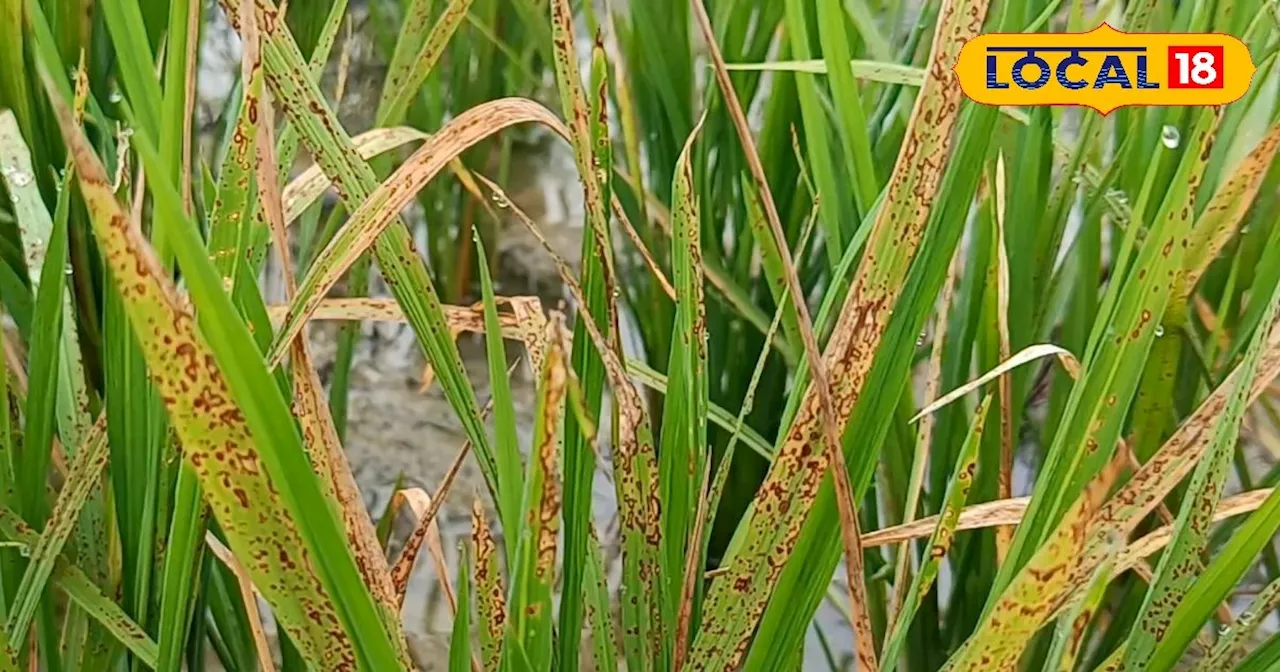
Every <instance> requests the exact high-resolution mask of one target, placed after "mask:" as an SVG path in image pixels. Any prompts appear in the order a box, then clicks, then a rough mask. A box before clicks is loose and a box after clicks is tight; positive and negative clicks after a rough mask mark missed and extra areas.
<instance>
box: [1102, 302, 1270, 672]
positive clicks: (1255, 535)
mask: <svg viewBox="0 0 1280 672" xmlns="http://www.w3.org/2000/svg"><path fill="white" fill-rule="evenodd" d="M1277 314H1280V287H1278V288H1276V289H1275V290H1273V291H1272V294H1271V298H1270V301H1269V303H1268V308H1267V313H1266V318H1265V319H1264V321H1263V324H1264V325H1269V326H1267V327H1264V328H1262V329H1259V330H1258V331H1257V332H1256V333H1255V334H1254V337H1253V342H1252V343H1251V345H1250V346H1249V350H1248V352H1247V354H1246V355H1245V360H1244V362H1242V363H1241V364H1240V367H1239V369H1238V370H1237V373H1238V380H1236V381H1234V382H1233V383H1232V385H1233V387H1232V388H1231V391H1230V392H1229V395H1230V396H1229V398H1228V399H1227V400H1226V402H1225V406H1224V407H1223V408H1222V410H1221V411H1220V414H1219V415H1218V417H1217V418H1216V422H1215V424H1214V430H1213V438H1212V441H1211V444H1210V448H1209V451H1210V454H1211V455H1213V454H1221V453H1222V452H1228V453H1229V452H1230V451H1231V450H1232V449H1233V448H1234V445H1235V441H1236V437H1237V435H1238V433H1239V431H1240V420H1241V418H1242V416H1243V413H1244V408H1245V405H1246V404H1247V402H1248V400H1249V399H1250V397H1251V396H1252V387H1253V386H1252V385H1251V384H1250V382H1249V381H1251V380H1252V379H1253V373H1254V372H1255V371H1256V370H1258V369H1259V368H1260V367H1261V366H1263V365H1264V364H1265V361H1264V360H1265V359H1266V358H1267V355H1270V354H1271V352H1270V351H1272V350H1274V349H1275V346H1274V342H1275V340H1276V339H1275V338H1274V336H1275V333H1276V331H1277V330H1276V329H1275V326H1274V325H1275V321H1276V316H1277ZM1267 373H1268V374H1270V373H1271V371H1269V370H1268V372H1267ZM1225 385H1226V383H1224V386H1225ZM1203 464H1209V465H1211V466H1204V467H1203V468H1198V469H1197V475H1199V474H1200V473H1201V472H1207V471H1209V470H1211V469H1213V468H1214V467H1213V466H1212V463H1211V462H1210V461H1209V460H1205V461H1204V463H1203ZM1208 478H1210V476H1209V474H1207V473H1206V474H1205V475H1204V476H1202V477H1201V478H1196V479H1193V483H1195V484H1196V485H1201V483H1204V482H1205V481H1206V480H1207V479H1208ZM1197 481H1198V482H1197ZM1201 489H1202V490H1205V489H1207V488H1204V487H1203V486H1201ZM1214 495H1216V493H1214ZM1200 497H1202V498H1204V499H1206V500H1207V501H1208V504H1207V507H1208V509H1209V511H1210V513H1211V512H1212V510H1213V507H1214V506H1215V503H1216V501H1217V497H1216V496H1213V497H1212V498H1209V497H1206V496H1205V495H1204V493H1203V492H1201V493H1200ZM1195 499H1196V497H1194V496H1188V497H1187V499H1186V500H1185V501H1184V503H1183V507H1184V508H1183V511H1180V512H1179V516H1178V528H1177V532H1176V534H1175V543H1177V540H1178V537H1182V538H1183V539H1188V538H1189V539H1190V540H1191V541H1192V542H1194V540H1195V539H1196V538H1197V536H1198V534H1197V531H1196V527H1195V526H1196V525H1199V524H1200V523H1198V522H1197V523H1192V522H1188V521H1189V520H1191V516H1192V512H1191V511H1188V510H1187V508H1188V507H1190V506H1191V505H1192V503H1193V500H1195ZM1202 505H1203V503H1202ZM1277 510H1280V495H1277V494H1276V492H1274V491H1273V492H1272V493H1271V495H1270V496H1268V497H1267V500H1266V501H1265V502H1263V504H1262V506H1261V507H1259V508H1258V510H1257V511H1254V512H1253V514H1251V515H1250V516H1249V518H1248V519H1246V520H1245V521H1244V523H1243V524H1241V525H1240V527H1239V528H1237V530H1236V532H1235V533H1234V534H1233V535H1232V537H1231V539H1230V540H1229V541H1228V542H1227V544H1226V545H1225V546H1224V547H1222V548H1220V549H1219V550H1218V552H1217V553H1216V554H1215V555H1214V556H1213V559H1212V560H1211V561H1210V563H1209V565H1208V566H1207V567H1206V568H1205V569H1204V571H1203V572H1201V573H1200V574H1198V575H1197V576H1195V577H1189V578H1190V580H1189V581H1186V580H1180V581H1179V582H1178V583H1176V584H1174V585H1173V588H1174V589H1175V591H1176V592H1175V593H1174V595H1177V596H1179V597H1180V599H1178V598H1177V597H1175V598H1174V599H1175V600H1176V604H1175V605H1174V608H1173V609H1172V610H1167V611H1165V610H1162V611H1161V612H1159V613H1158V614H1156V615H1155V617H1154V618H1155V622H1154V624H1153V625H1154V627H1152V625H1147V624H1145V623H1144V626H1143V631H1142V632H1135V637H1131V638H1130V646H1129V647H1128V649H1127V651H1129V652H1132V651H1133V650H1134V649H1135V648H1138V647H1143V646H1144V644H1146V645H1147V646H1146V647H1145V648H1146V650H1149V651H1151V653H1150V656H1149V657H1148V659H1147V661H1146V664H1147V665H1148V666H1149V667H1148V668H1147V669H1150V670H1153V671H1155V672H1163V671H1164V670H1167V669H1170V668H1171V667H1173V665H1174V663H1176V662H1177V660H1178V658H1179V657H1180V656H1181V654H1182V651H1183V649H1184V648H1185V647H1186V646H1187V644H1188V643H1190V641H1191V639H1192V638H1193V637H1194V636H1195V634H1196V633H1197V632H1199V630H1200V626H1201V624H1202V623H1204V621H1205V619H1206V618H1208V616H1209V614H1210V613H1212V611H1213V610H1214V609H1215V608H1217V605H1219V604H1221V603H1222V600H1223V599H1224V598H1225V597H1226V596H1227V593H1228V592H1229V591H1230V589H1231V587H1232V586H1233V585H1234V584H1235V582H1236V581H1237V580H1238V579H1239V578H1240V576H1241V575H1242V574H1244V572H1245V570H1247V569H1248V567H1249V566H1250V565H1251V564H1252V562H1253V558H1254V557H1256V556H1257V554H1258V552H1259V551H1260V550H1261V549H1262V547H1263V546H1264V545H1266V544H1267V543H1269V542H1268V540H1269V539H1271V538H1272V536H1273V535H1274V534H1275V532H1276V529H1277V528H1280V517H1277V514H1276V511H1277ZM1199 515H1202V514H1197V520H1198V519H1199ZM1201 534H1202V533H1201ZM1185 543H1187V542H1185V541H1184V544H1185ZM1186 552H1187V551H1183V553H1186ZM1173 555H1174V554H1173V553H1170V554H1167V556H1173ZM1183 557H1185V556H1183ZM1195 559H1196V560H1198V557H1197V558H1195ZM1169 562H1175V560H1170V561H1169ZM1164 564H1165V559H1164V558H1162V560H1161V565H1162V568H1161V569H1163V565H1164ZM1170 566H1171V567H1173V569H1170V570H1167V571H1170V572H1174V576H1175V577H1176V575H1177V573H1178V571H1177V567H1176V565H1170ZM1179 578H1180V577H1179ZM1152 592H1154V590H1153V591H1152ZM1153 632H1154V634H1158V635H1159V637H1158V639H1156V641H1155V642H1154V647H1150V645H1149V643H1148V642H1147V640H1146V636H1148V635H1150V634H1152V633H1153ZM1135 640H1136V641H1135ZM1128 655H1129V654H1128V653H1126V659H1127V658H1128Z"/></svg>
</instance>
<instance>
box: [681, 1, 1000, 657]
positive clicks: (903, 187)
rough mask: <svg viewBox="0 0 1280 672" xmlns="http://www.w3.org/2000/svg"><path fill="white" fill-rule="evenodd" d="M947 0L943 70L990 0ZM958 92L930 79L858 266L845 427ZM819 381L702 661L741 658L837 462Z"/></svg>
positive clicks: (913, 241)
mask: <svg viewBox="0 0 1280 672" xmlns="http://www.w3.org/2000/svg"><path fill="white" fill-rule="evenodd" d="M946 4H947V7H946V10H945V11H944V16H947V17H949V20H948V21H946V22H944V23H943V24H942V25H940V26H939V29H938V33H937V38H936V40H935V44H934V48H933V53H932V60H934V61H936V62H937V63H939V64H940V66H939V68H938V70H939V72H946V69H945V67H946V66H945V65H941V64H946V63H950V62H952V61H953V60H954V55H955V53H957V52H958V50H959V48H960V46H961V45H962V44H963V42H964V41H965V40H966V39H967V38H968V37H970V36H972V35H976V34H977V32H978V30H979V29H980V28H981V23H982V19H983V17H984V16H985V14H986V11H985V10H986V3H985V2H984V1H983V0H960V2H958V3H953V2H948V3H946ZM958 96H959V93H958V92H957V91H955V90H954V87H951V86H949V85H948V84H947V83H946V82H944V81H942V80H933V79H930V80H928V81H927V82H926V84H925V89H924V92H923V93H922V95H921V97H920V99H919V100H918V101H917V106H916V110H915V113H914V114H913V116H912V120H913V122H912V128H911V130H910V134H911V135H912V136H913V137H912V139H911V140H910V141H909V144H910V145H911V147H913V148H915V149H914V153H904V154H902V155H901V156H900V159H899V163H898V165H897V167H896V168H895V171H894V174H893V177H892V178H891V179H890V186H889V191H888V196H887V197H886V199H885V202H884V205H883V206H882V207H881V209H880V211H879V214H878V216H877V218H876V220H875V224H874V225H873V227H872V229H871V233H870V238H869V240H868V252H869V254H870V255H871V256H868V257H867V263H864V264H863V265H861V266H860V267H859V268H858V272H857V277H856V278H855V280H854V287H853V289H852V290H851V292H850V294H849V296H848V299H847V300H846V302H845V305H844V307H843V308H842V310H841V311H840V318H839V320H838V322H837V324H836V327H835V331H834V333H833V335H832V337H831V339H830V341H829V342H828V345H827V352H826V363H827V365H828V366H827V368H828V369H829V375H830V379H831V381H832V383H833V386H832V395H831V396H832V400H833V407H834V416H835V417H834V418H832V420H833V421H834V423H835V424H836V426H837V427H839V426H841V425H843V423H844V422H845V421H846V420H847V418H848V415H849V413H850V412H851V411H852V409H853V404H854V402H855V401H856V400H857V398H858V396H859V395H860V393H861V390H860V389H859V388H858V386H857V385H858V382H857V381H860V380H861V379H862V376H863V374H864V373H865V371H866V370H868V369H869V368H870V366H871V357H870V353H871V352H873V351H874V349H875V346H876V345H878V343H879V340H880V337H881V336H882V335H883V333H884V328H885V327H886V326H887V321H888V317H889V315H890V313H891V311H892V306H893V302H894V301H895V299H896V298H897V294H898V292H899V290H900V289H901V284H900V283H901V280H902V279H903V278H905V276H906V271H907V268H908V266H909V263H910V261H911V259H912V258H913V257H914V255H915V252H916V249H917V246H918V245H919V241H920V237H921V234H922V230H923V226H924V224H925V221H926V219H927V216H928V211H929V206H930V205H931V203H932V195H933V193H934V190H936V189H937V186H938V182H939V180H940V178H941V174H942V167H943V165H944V164H945V162H944V161H942V160H940V158H939V157H943V156H945V155H946V154H947V151H948V150H949V147H950V133H951V130H952V127H953V125H954V123H955V121H956V118H957V117H956V115H955V111H956V109H957V107H958V105H959V98H958ZM926 117H927V118H929V119H930V120H931V121H930V122H929V123H925V122H923V121H921V119H922V118H926ZM891 222H892V223H891ZM857 353H865V354H864V355H862V356H859V355H858V354H857ZM815 387H816V386H814V385H811V386H810V387H809V389H808V390H806V392H805V394H804V400H803V402H802V404H801V407H800V411H799V412H798V413H797V415H796V418H797V420H796V421H795V422H793V424H792V426H791V427H790V429H789V430H788V431H787V435H786V438H785V439H784V440H783V441H782V442H781V445H780V448H779V450H778V452H777V457H776V458H775V460H774V463H773V467H772V468H771V469H770V471H769V474H768V476H767V477H766V479H765V483H764V485H763V486H762V488H761V494H760V495H758V496H757V498H756V500H755V513H754V515H753V517H752V519H751V521H750V527H749V532H748V536H747V541H746V543H745V545H744V547H743V550H742V551H741V552H740V553H739V554H738V556H737V557H735V558H734V559H733V562H732V565H731V573H730V575H728V576H726V577H723V578H721V579H719V580H718V581H716V582H715V583H713V584H712V587H711V591H710V593H709V595H708V599H707V606H706V614H707V616H706V618H705V620H704V624H703V629H702V631H701V632H700V633H699V635H698V638H697V639H696V640H695V642H694V646H693V650H692V652H691V654H690V664H691V665H692V669H720V668H722V667H726V666H727V667H732V666H734V665H736V664H738V662H739V661H740V659H741V657H742V656H743V654H744V653H745V651H746V647H747V645H748V644H749V642H750V637H751V633H752V631H753V630H754V628H755V625H756V623H757V621H758V620H759V618H760V615H761V614H762V612H763V610H764V607H765V605H766V603H767V602H768V600H769V597H770V594H771V592H772V589H773V586H774V584H775V583H776V581H777V579H778V575H779V570H780V569H781V565H782V563H781V559H782V558H785V557H786V556H787V555H788V554H789V553H790V550H791V547H792V545H793V544H794V543H795V540H796V537H797V535H798V534H799V531H800V527H801V525H802V524H803V522H804V518H805V514H806V513H807V512H808V510H809V507H810V506H811V505H812V503H813V500H814V499H815V498H816V496H817V490H818V486H819V485H820V483H821V478H822V476H823V474H824V473H825V471H826V468H827V466H829V465H827V459H826V456H825V455H821V456H818V455H813V454H812V452H811V446H810V440H811V437H810V434H811V433H812V432H813V431H815V430H817V429H818V421H819V419H820V417H819V416H820V415H821V412H820V406H819V403H820V399H819V398H818V394H817V391H816V389H815ZM770 559H772V562H771V561H770ZM744 600H745V602H744ZM731 612H732V615H730V613H731Z"/></svg>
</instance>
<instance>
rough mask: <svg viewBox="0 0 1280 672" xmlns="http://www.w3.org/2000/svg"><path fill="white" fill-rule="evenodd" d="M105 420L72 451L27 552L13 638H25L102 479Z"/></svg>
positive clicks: (8, 627)
mask: <svg viewBox="0 0 1280 672" xmlns="http://www.w3.org/2000/svg"><path fill="white" fill-rule="evenodd" d="M106 430H107V423H106V416H105V415H101V416H99V417H98V421H97V422H96V423H94V425H93V427H92V428H91V429H90V431H89V433H88V434H87V435H86V436H85V445H84V446H81V447H80V448H79V449H78V450H77V451H76V452H75V454H74V457H73V458H72V461H71V471H70V472H69V473H68V474H67V481H66V483H65V484H63V487H62V492H61V493H59V495H58V499H57V502H56V503H55V504H54V507H53V512H52V513H51V514H50V515H49V520H48V522H47V523H46V525H45V528H44V530H43V531H42V532H41V533H40V536H39V538H38V539H37V541H36V543H35V545H34V546H33V547H32V549H31V552H30V561H29V562H28V564H27V570H26V572H24V573H23V575H22V582H21V583H20V584H18V592H17V593H16V594H15V595H14V597H13V601H12V605H11V611H10V612H9V618H8V622H7V623H6V624H5V631H6V632H7V633H10V635H11V639H12V640H17V641H22V640H24V639H25V638H26V634H27V626H28V625H30V623H31V618H32V617H33V616H34V615H35V612H36V606H37V604H38V603H39V601H40V598H41V596H42V595H43V594H44V588H45V583H46V582H47V581H48V580H49V575H50V574H51V573H52V572H53V565H54V562H55V561H56V560H57V559H58V557H59V556H60V555H61V553H62V549H63V545H64V544H66V542H67V538H68V537H69V536H70V535H71V531H72V529H73V528H74V527H75V525H76V522H77V521H78V520H79V518H80V512H81V509H82V508H83V507H84V505H85V502H86V500H88V499H89V495H90V493H92V492H93V490H94V489H96V488H97V487H98V485H99V483H100V481H101V479H102V472H103V469H105V468H106V465H107V440H106V439H107V436H106Z"/></svg>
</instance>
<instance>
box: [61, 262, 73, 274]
mask: <svg viewBox="0 0 1280 672" xmlns="http://www.w3.org/2000/svg"><path fill="white" fill-rule="evenodd" d="M62 272H63V273H64V274H65V275H71V264H67V267H66V268H64V269H62Z"/></svg>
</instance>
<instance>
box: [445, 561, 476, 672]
mask: <svg viewBox="0 0 1280 672" xmlns="http://www.w3.org/2000/svg"><path fill="white" fill-rule="evenodd" d="M458 556H459V557H458V588H457V590H458V610H457V613H456V614H455V615H454V617H453V633H452V635H451V636H450V637H449V672H470V670H471V577H470V576H468V574H467V568H468V567H470V566H471V558H470V557H469V556H470V554H469V553H467V548H466V546H465V545H463V546H462V547H461V548H460V549H459V553H458Z"/></svg>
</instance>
